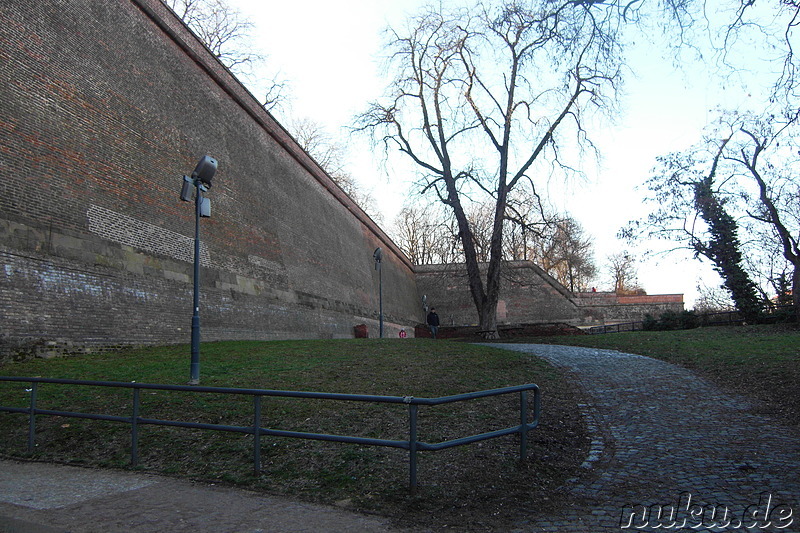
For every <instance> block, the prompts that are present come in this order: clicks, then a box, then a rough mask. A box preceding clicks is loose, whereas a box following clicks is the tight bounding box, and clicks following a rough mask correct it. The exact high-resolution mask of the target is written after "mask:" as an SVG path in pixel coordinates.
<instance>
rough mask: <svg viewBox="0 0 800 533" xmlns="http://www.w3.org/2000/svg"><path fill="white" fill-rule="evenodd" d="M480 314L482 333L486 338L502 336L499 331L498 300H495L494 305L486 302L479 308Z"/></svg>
mask: <svg viewBox="0 0 800 533" xmlns="http://www.w3.org/2000/svg"><path fill="white" fill-rule="evenodd" d="M478 315H479V317H480V325H479V328H480V335H481V337H483V338H484V339H486V340H496V339H499V338H500V334H499V333H498V331H497V302H496V301H495V302H494V305H491V304H489V303H488V302H486V304H485V305H484V306H483V307H482V308H481V309H478Z"/></svg>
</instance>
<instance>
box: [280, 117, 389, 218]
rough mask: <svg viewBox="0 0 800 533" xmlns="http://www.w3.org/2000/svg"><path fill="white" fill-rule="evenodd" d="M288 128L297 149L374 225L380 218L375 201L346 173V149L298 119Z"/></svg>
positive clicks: (311, 123) (309, 122) (319, 128)
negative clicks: (301, 150)
mask: <svg viewBox="0 0 800 533" xmlns="http://www.w3.org/2000/svg"><path fill="white" fill-rule="evenodd" d="M289 129H290V131H291V133H292V135H293V136H294V138H295V140H296V141H297V143H298V144H299V145H300V147H301V148H302V149H303V150H305V151H306V152H307V153H308V154H309V155H310V156H311V157H313V158H314V160H315V161H316V162H317V163H318V164H319V166H320V167H322V169H323V170H325V172H326V173H327V174H328V176H330V178H331V179H332V180H333V181H334V182H335V183H336V184H337V185H338V186H339V187H341V189H342V190H343V191H344V192H345V193H347V195H348V196H349V197H350V198H351V199H352V200H353V201H354V202H355V203H357V204H358V205H359V207H361V209H363V210H364V211H365V212H366V213H367V214H368V215H369V216H370V217H371V218H373V219H374V220H376V221H378V222H382V221H383V216H382V215H381V213H380V211H379V210H378V208H377V206H376V204H375V198H374V197H373V196H372V194H370V193H369V191H365V190H364V189H363V187H361V186H360V185H359V184H358V182H357V181H356V179H355V178H354V177H353V175H352V174H351V173H350V172H349V171H348V170H347V168H346V167H347V164H346V160H347V148H346V147H345V145H344V144H342V143H341V142H338V141H335V140H334V139H333V138H332V137H331V136H330V135H329V134H328V133H327V132H326V131H325V129H324V128H323V126H322V125H320V124H319V123H317V122H314V121H313V120H310V119H298V120H294V121H292V122H291V124H290V126H289Z"/></svg>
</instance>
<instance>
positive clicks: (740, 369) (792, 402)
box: [513, 325, 800, 426]
mask: <svg viewBox="0 0 800 533" xmlns="http://www.w3.org/2000/svg"><path fill="white" fill-rule="evenodd" d="M513 342H534V343H540V344H567V345H572V346H589V347H594V348H606V349H611V350H618V351H621V352H627V353H635V354H639V355H647V356H650V357H656V358H658V359H663V360H665V361H669V362H671V363H675V364H678V365H681V366H684V367H687V368H690V369H692V370H694V371H696V372H698V373H699V374H701V375H702V376H703V377H705V378H706V379H708V380H710V381H713V382H715V383H717V384H718V385H720V386H721V387H722V388H724V389H726V390H728V391H730V392H734V393H739V394H745V395H746V396H749V397H751V398H753V399H755V400H757V404H758V405H757V407H756V409H757V410H758V411H759V412H761V413H763V414H767V415H770V416H774V417H775V418H777V419H779V420H780V421H782V422H783V423H785V424H789V425H794V426H796V425H798V424H800V329H798V328H797V327H796V326H795V325H756V326H725V327H710V328H698V329H690V330H683V331H636V332H626V333H607V334H603V335H579V336H568V337H537V338H530V339H514V341H513Z"/></svg>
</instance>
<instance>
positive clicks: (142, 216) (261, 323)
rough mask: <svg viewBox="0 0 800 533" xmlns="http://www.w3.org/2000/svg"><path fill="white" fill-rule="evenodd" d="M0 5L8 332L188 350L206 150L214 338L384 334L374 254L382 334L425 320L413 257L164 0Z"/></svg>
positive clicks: (206, 297) (204, 291) (1, 275)
mask: <svg viewBox="0 0 800 533" xmlns="http://www.w3.org/2000/svg"><path fill="white" fill-rule="evenodd" d="M0 15H2V19H3V24H2V25H0V94H2V95H3V97H2V98H0V257H2V260H3V270H2V271H0V328H2V329H0V335H2V337H0V342H1V343H4V344H5V345H13V344H15V343H16V344H18V343H21V342H26V341H27V340H30V339H44V340H45V341H49V342H56V341H58V342H66V343H71V344H74V345H76V346H79V345H80V346H89V347H91V346H96V347H99V346H108V345H119V344H140V343H162V342H188V341H189V338H190V337H189V335H190V326H191V314H192V303H191V302H192V278H193V276H192V262H193V257H194V256H193V235H194V206H193V204H191V203H183V202H181V201H180V199H179V191H180V187H181V179H182V175H184V174H188V173H190V172H191V171H192V169H193V168H194V166H195V164H196V162H197V160H198V159H199V158H200V156H202V155H204V154H209V155H212V156H213V157H215V158H216V159H217V160H218V161H219V169H218V172H217V174H216V176H215V178H214V182H213V186H212V188H211V190H210V191H209V193H208V197H209V198H210V199H211V203H212V216H211V218H207V219H203V220H202V222H201V241H202V248H201V265H202V268H201V274H200V283H201V323H202V335H203V340H219V339H274V338H304V337H351V336H353V327H354V326H355V325H356V324H361V323H364V324H367V325H368V326H369V328H370V336H377V327H378V326H377V325H378V277H377V276H378V274H377V272H376V270H375V269H374V262H373V258H372V252H373V250H374V249H375V248H376V247H381V248H383V258H384V259H383V270H382V276H383V290H384V297H383V302H384V314H385V322H386V329H387V335H396V332H397V330H399V328H400V327H406V328H408V329H411V328H409V326H412V325H413V324H415V323H417V322H419V321H421V320H422V319H423V317H422V315H421V306H420V305H419V301H418V299H417V291H416V283H415V278H414V271H413V267H412V265H411V264H410V263H409V261H408V259H407V258H406V257H405V256H404V255H403V254H402V253H401V252H400V251H399V249H398V248H397V247H396V246H395V245H394V243H392V242H391V240H390V239H389V238H388V237H387V236H386V235H385V234H384V232H383V231H382V230H381V229H380V228H378V227H377V226H376V225H375V223H374V222H373V221H372V220H371V219H369V217H368V216H367V215H366V214H364V212H363V211H362V210H361V209H360V208H358V206H356V205H355V204H354V203H353V202H352V201H351V200H350V199H349V198H348V197H347V196H346V195H345V194H344V193H343V192H342V191H341V189H339V188H338V187H337V186H336V185H335V184H334V183H333V182H332V181H331V180H330V179H329V178H328V176H327V175H326V174H325V173H324V172H323V171H322V170H321V169H320V168H319V166H318V165H317V164H316V163H315V162H314V161H313V160H312V159H311V158H310V157H308V156H307V155H306V154H305V153H304V152H303V151H302V150H301V149H300V148H299V147H298V146H297V144H296V143H295V142H294V141H293V139H292V138H291V137H290V136H289V135H288V134H287V133H286V131H285V130H284V129H283V128H282V127H281V126H280V125H279V124H278V123H277V122H276V121H275V120H274V119H273V118H272V116H271V115H270V114H269V113H267V112H266V111H264V110H263V109H262V108H261V107H260V105H259V103H258V101H257V100H256V99H255V98H254V97H252V95H250V93H248V92H247V90H246V89H245V88H244V87H243V86H242V85H241V84H239V83H238V81H236V79H235V78H233V77H232V76H231V75H230V73H229V72H228V71H227V70H226V69H225V68H224V67H223V66H222V65H221V64H220V63H219V62H218V61H216V59H215V58H213V56H212V55H211V54H210V53H209V52H208V51H207V50H206V49H205V47H204V46H203V45H202V44H201V43H200V42H199V41H198V40H197V39H196V38H195V37H194V36H193V35H192V34H191V32H189V31H188V30H187V28H186V27H185V26H184V25H183V23H182V22H181V21H180V20H178V19H177V18H175V17H174V16H173V15H172V14H171V12H170V11H169V10H168V9H166V8H165V7H164V5H163V4H161V2H159V1H158V0H120V1H117V2H86V1H85V0H60V1H58V2H41V1H38V0H18V1H15V2H3V3H0ZM320 96H321V97H324V94H323V93H321V95H320ZM331 104H332V105H335V103H334V102H332V103H331Z"/></svg>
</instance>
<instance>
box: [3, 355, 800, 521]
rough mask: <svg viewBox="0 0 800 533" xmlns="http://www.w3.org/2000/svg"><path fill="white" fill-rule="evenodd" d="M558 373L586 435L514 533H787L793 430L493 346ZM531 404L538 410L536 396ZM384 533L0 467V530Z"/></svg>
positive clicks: (739, 407) (654, 367) (86, 476)
mask: <svg viewBox="0 0 800 533" xmlns="http://www.w3.org/2000/svg"><path fill="white" fill-rule="evenodd" d="M497 346H498V347H500V348H506V349H512V350H519V351H523V352H527V353H532V354H536V355H539V356H542V357H544V358H546V359H547V360H549V361H551V362H552V363H554V364H555V365H557V366H561V367H564V368H566V369H567V370H569V371H571V372H572V373H573V374H574V376H575V378H576V379H577V380H578V382H579V383H580V384H581V386H582V387H583V388H584V390H585V392H586V393H587V396H588V398H589V402H588V405H584V406H582V408H583V409H584V411H585V414H586V416H587V420H588V421H589V424H590V431H591V432H592V433H593V435H594V439H593V442H592V447H591V450H590V453H589V455H588V457H587V458H586V462H585V463H584V467H585V468H584V469H583V470H584V473H583V474H582V475H581V476H580V477H579V478H577V479H575V480H573V481H572V482H571V483H569V484H568V486H567V487H566V488H565V490H567V491H568V496H569V498H568V499H569V501H570V502H571V504H570V505H569V506H568V507H567V508H565V509H563V511H562V512H561V513H559V515H558V516H552V517H548V518H547V519H541V520H535V521H534V520H529V521H523V522H520V523H519V524H517V526H516V528H514V530H513V531H516V532H519V533H529V532H530V533H533V532H551V531H552V532H559V533H602V532H605V531H626V530H634V531H658V532H663V531H685V532H689V531H709V532H714V533H717V532H732V531H784V532H794V533H797V532H800V432H798V431H797V430H796V429H791V428H786V427H782V426H780V425H778V424H776V423H774V422H772V421H770V420H769V419H767V418H764V417H759V416H756V415H754V414H752V411H751V409H750V407H751V406H749V405H747V404H746V403H745V402H744V401H743V400H742V399H741V398H738V397H733V396H730V395H727V394H724V393H722V392H720V391H719V390H718V389H717V388H716V387H714V386H712V385H711V384H709V383H707V382H706V381H704V380H702V379H700V378H698V377H697V376H696V375H694V374H693V373H691V372H689V371H687V370H684V369H681V368H679V367H676V366H673V365H670V364H668V363H664V362H661V361H657V360H654V359H650V358H647V357H641V356H637V355H629V354H621V353H618V352H613V351H608V350H595V349H584V348H570V347H561V346H545V345H509V344H502V345H497ZM543 401H547V398H546V395H545V396H544V398H543ZM160 531H171V532H181V531H187V532H188V531H192V532H198V533H202V532H253V533H255V532H340V531H341V532H344V531H347V532H359V533H360V532H375V533H383V532H392V531H394V532H397V531H399V530H397V529H392V528H391V527H390V525H389V523H388V521H386V520H383V519H380V518H377V517H369V516H364V515H360V514H357V513H351V512H348V511H347V510H345V509H339V508H334V507H325V506H317V505H309V504H301V503H296V502H293V501H290V500H286V499H283V498H277V497H270V496H265V495H262V494H256V493H252V492H247V491H239V490H233V489H229V488H226V487H220V486H213V485H205V484H197V483H191V482H187V481H182V480H175V479H171V478H165V477H160V476H153V475H147V474H138V473H133V472H118V471H97V470H90V469H82V468H75V467H67V466H59V465H47V464H42V463H20V462H15V461H0V533H12V532H13V533H20V532H24V533H64V532H72V533H86V532H98V533H99V532H102V533H113V532H134V533H138V532H141V533H144V532H160Z"/></svg>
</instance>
